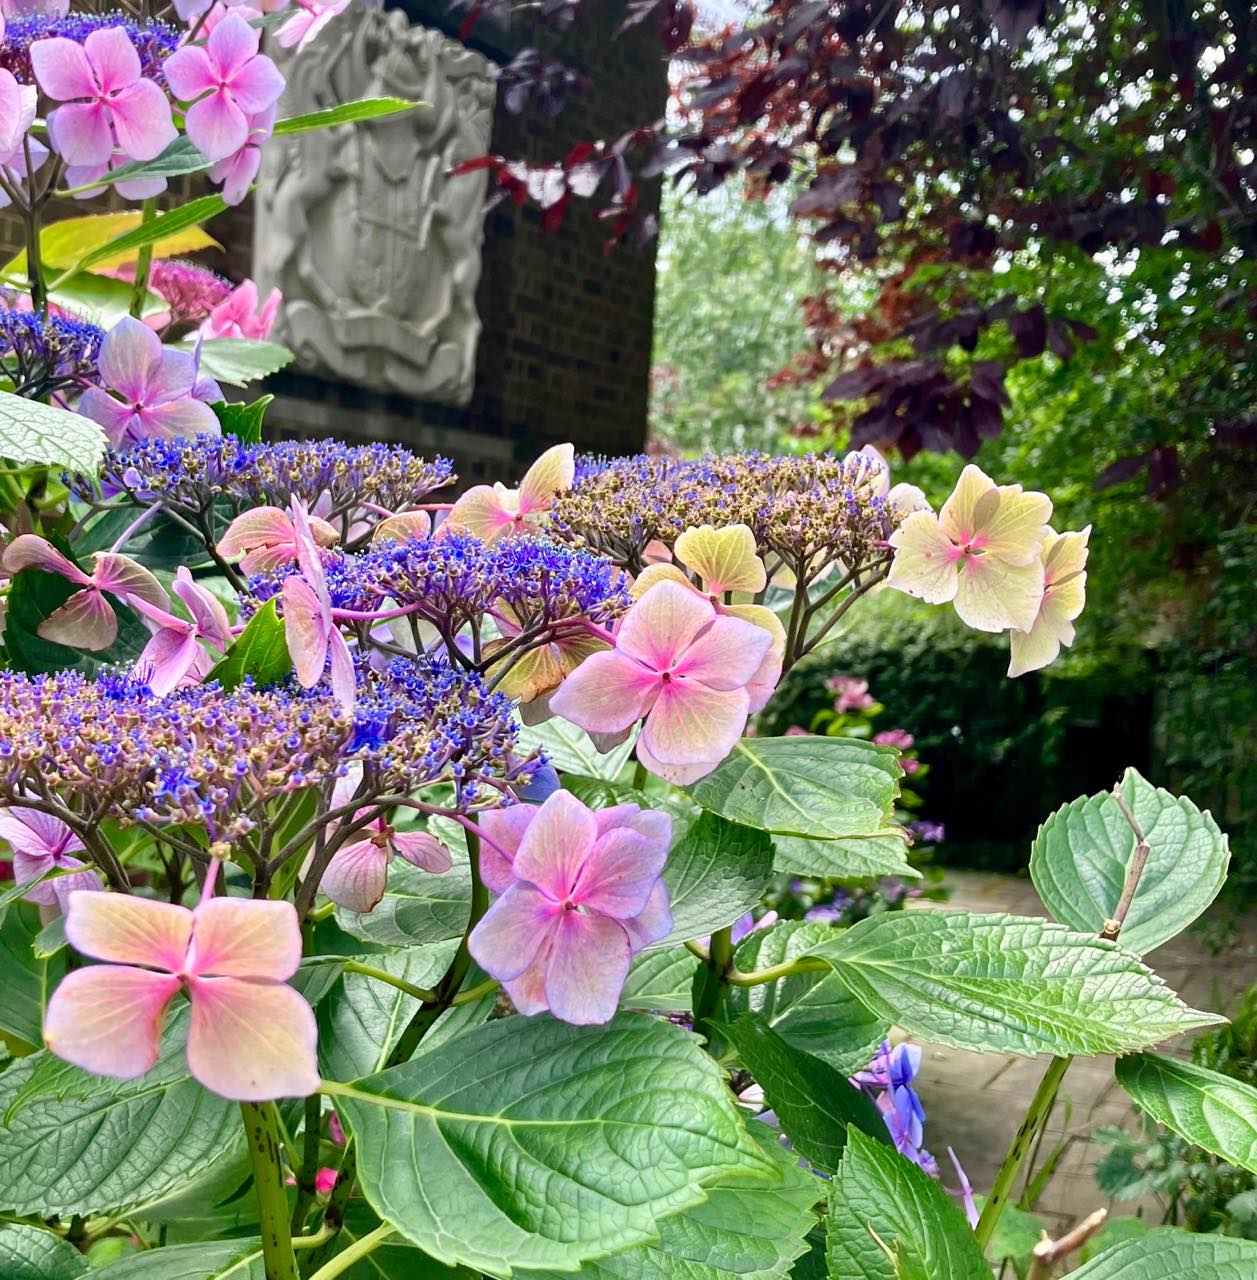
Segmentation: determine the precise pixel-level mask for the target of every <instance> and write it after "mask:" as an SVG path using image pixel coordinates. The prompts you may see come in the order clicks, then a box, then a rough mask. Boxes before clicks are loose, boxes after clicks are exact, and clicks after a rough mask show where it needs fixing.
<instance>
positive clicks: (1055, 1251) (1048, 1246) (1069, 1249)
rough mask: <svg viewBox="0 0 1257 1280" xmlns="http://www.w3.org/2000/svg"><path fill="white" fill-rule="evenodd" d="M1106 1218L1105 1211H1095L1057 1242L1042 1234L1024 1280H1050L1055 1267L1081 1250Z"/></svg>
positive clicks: (1106, 1213) (1106, 1212)
mask: <svg viewBox="0 0 1257 1280" xmlns="http://www.w3.org/2000/svg"><path fill="white" fill-rule="evenodd" d="M1108 1216H1109V1211H1108V1210H1107V1209H1097V1210H1096V1211H1095V1213H1093V1214H1091V1215H1090V1216H1088V1217H1086V1218H1084V1219H1083V1220H1082V1221H1081V1222H1080V1223H1079V1224H1078V1225H1077V1226H1076V1227H1075V1228H1074V1229H1073V1230H1072V1231H1070V1232H1068V1233H1067V1234H1065V1235H1063V1236H1061V1238H1060V1239H1059V1240H1050V1239H1049V1238H1048V1236H1047V1233H1046V1232H1044V1234H1043V1239H1042V1240H1040V1241H1039V1243H1038V1244H1036V1245H1035V1246H1034V1254H1033V1261H1032V1262H1031V1263H1030V1271H1029V1274H1028V1275H1027V1277H1026V1280H1050V1277H1051V1276H1052V1274H1053V1272H1054V1271H1055V1270H1056V1268H1057V1266H1059V1265H1060V1263H1062V1262H1064V1261H1065V1259H1066V1258H1068V1257H1069V1255H1070V1254H1071V1253H1075V1252H1077V1251H1078V1250H1079V1249H1081V1248H1082V1246H1083V1245H1084V1244H1086V1243H1087V1241H1088V1240H1090V1239H1091V1237H1092V1236H1093V1235H1095V1233H1096V1232H1097V1231H1099V1230H1100V1228H1101V1227H1102V1226H1104V1223H1105V1221H1106V1220H1107V1218H1108Z"/></svg>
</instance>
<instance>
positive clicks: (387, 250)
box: [254, 9, 496, 404]
mask: <svg viewBox="0 0 1257 1280" xmlns="http://www.w3.org/2000/svg"><path fill="white" fill-rule="evenodd" d="M272 52H275V53H278V54H280V58H279V61H280V64H281V66H282V68H283V71H284V73H285V75H286V76H287V77H288V88H287V90H286V91H285V94H284V99H283V102H282V104H281V111H280V114H281V115H283V116H291V115H298V114H304V113H306V112H310V111H320V110H323V109H324V108H327V107H332V106H335V105H337V104H339V103H341V102H347V101H350V100H351V99H354V98H376V97H397V98H409V99H412V100H420V101H423V102H425V103H427V104H429V105H427V106H425V107H420V108H418V109H416V110H414V111H409V112H406V113H404V114H401V115H397V116H391V117H385V118H382V119H379V120H373V121H367V122H364V123H359V124H346V125H341V126H338V127H337V128H334V129H324V130H319V131H317V132H311V133H304V134H296V135H293V136H291V137H282V138H276V139H275V140H274V141H273V142H272V143H271V144H269V145H268V146H267V147H266V149H265V152H264V154H265V156H266V160H265V162H264V165H263V169H262V173H261V175H260V186H259V192H258V199H257V216H256V230H255V238H254V275H255V278H256V279H257V281H258V284H259V287H260V288H261V289H262V290H268V289H270V288H271V287H272V286H273V285H278V286H279V288H280V289H281V290H282V291H283V294H284V302H283V306H282V308H281V310H280V319H279V323H278V325H277V326H276V330H275V337H276V340H277V341H280V342H283V343H285V344H286V345H288V346H289V347H291V348H292V350H293V351H294V353H295V354H296V362H297V367H298V368H300V369H303V370H306V371H309V372H312V373H318V374H322V375H324V376H328V377H332V378H335V379H338V380H341V381H347V382H356V383H361V384H362V385H364V386H368V387H371V388H373V389H375V390H380V391H394V392H401V393H402V394H404V395H408V396H414V397H416V398H418V399H423V400H438V401H444V402H447V403H453V404H462V403H465V402H466V401H467V399H468V398H469V397H470V395H471V390H472V385H473V382H474V377H475V364H476V342H477V339H478V338H479V336H480V321H479V318H478V316H477V315H476V305H475V293H476V284H477V282H478V281H479V278H480V246H481V242H482V240H483V238H484V216H483V203H484V192H485V181H486V175H484V174H469V175H467V176H465V177H459V178H450V177H447V173H448V170H449V169H450V167H451V166H452V165H456V164H458V163H460V162H461V161H463V160H467V159H470V158H471V157H472V156H476V155H482V154H484V152H486V151H487V150H488V147H489V130H490V127H491V125H492V120H493V103H494V95H495V92H496V86H495V83H494V78H493V70H492V65H491V64H490V63H489V62H488V60H487V59H485V58H483V57H481V55H480V54H478V53H473V52H472V51H471V50H469V49H466V48H464V47H463V46H462V45H461V44H459V43H458V41H456V40H451V39H449V38H448V37H447V36H444V35H442V34H441V33H440V32H439V31H429V30H427V29H426V28H424V27H419V26H412V25H411V23H410V22H409V20H408V19H407V18H406V15H405V14H404V13H402V12H401V11H400V10H396V9H394V10H380V9H369V10H367V11H366V12H365V13H364V12H362V11H358V12H357V13H353V14H346V15H345V16H344V17H343V18H342V19H341V20H340V21H339V22H337V23H334V24H333V25H332V26H331V27H329V28H328V29H327V30H326V31H325V32H324V34H323V36H322V38H321V39H320V40H319V41H317V42H316V43H314V44H312V45H310V46H309V48H307V49H306V50H305V51H303V52H302V53H301V54H299V55H297V56H292V55H288V56H283V51H282V50H273V51H272Z"/></svg>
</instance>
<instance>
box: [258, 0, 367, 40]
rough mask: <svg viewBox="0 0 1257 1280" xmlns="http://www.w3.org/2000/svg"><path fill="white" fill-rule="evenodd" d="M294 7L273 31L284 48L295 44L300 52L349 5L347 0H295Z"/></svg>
mask: <svg viewBox="0 0 1257 1280" xmlns="http://www.w3.org/2000/svg"><path fill="white" fill-rule="evenodd" d="M294 7H295V10H296V11H295V12H294V13H293V16H292V17H291V18H289V19H288V21H287V22H285V23H284V25H283V26H282V27H280V29H279V30H278V31H277V32H276V33H275V40H276V42H277V43H278V44H281V45H283V47H284V48H285V49H291V48H292V47H293V45H296V46H297V52H298V53H300V52H301V50H302V49H304V48H305V47H306V45H308V44H309V43H310V41H311V40H313V39H314V38H315V36H317V35H318V34H319V32H320V31H322V30H323V28H324V27H325V26H327V24H328V23H329V22H331V20H332V19H333V18H334V17H335V16H336V15H337V14H338V13H343V12H344V11H345V9H347V8H348V7H349V0H331V3H330V4H323V3H322V2H321V0H295V5H294Z"/></svg>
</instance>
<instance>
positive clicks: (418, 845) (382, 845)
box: [319, 775, 454, 914]
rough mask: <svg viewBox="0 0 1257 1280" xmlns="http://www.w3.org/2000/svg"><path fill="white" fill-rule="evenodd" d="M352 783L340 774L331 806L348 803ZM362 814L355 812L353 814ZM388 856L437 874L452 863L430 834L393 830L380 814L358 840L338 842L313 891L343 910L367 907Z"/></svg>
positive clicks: (383, 877)
mask: <svg viewBox="0 0 1257 1280" xmlns="http://www.w3.org/2000/svg"><path fill="white" fill-rule="evenodd" d="M357 784H358V779H357V778H356V777H354V776H353V775H350V776H348V777H345V778H342V779H341V780H340V781H339V782H338V783H337V784H336V789H335V791H334V792H333V793H332V807H333V808H338V807H339V806H341V805H344V804H348V803H349V802H350V801H351V800H352V799H353V793H354V789H355V788H356V786H357ZM363 812H364V810H359V811H358V816H361V814H362V813H363ZM329 834H330V832H329ZM394 854H397V855H398V856H400V857H402V858H405V859H406V861H407V862H409V863H410V865H411V866H413V867H418V868H419V869H420V870H421V871H431V872H433V873H434V874H437V875H439V874H441V873H442V872H444V871H448V870H449V869H450V868H451V867H452V866H453V865H454V863H453V861H452V860H451V858H450V851H449V850H448V849H447V848H446V847H445V846H444V845H443V844H442V843H441V842H440V841H439V840H438V839H437V838H436V836H432V835H429V834H428V833H427V832H426V831H397V830H395V829H394V828H393V827H392V825H391V824H390V823H389V821H388V819H387V818H384V817H382V816H381V817H379V818H376V819H375V820H374V821H372V822H371V823H370V824H369V825H368V826H367V827H365V828H364V829H363V831H362V834H361V837H360V838H359V839H357V840H354V841H353V842H351V843H350V844H346V845H342V846H341V848H339V849H338V850H337V851H336V852H335V853H334V854H333V855H332V860H331V862H329V863H328V866H327V870H326V871H324V873H323V879H322V880H321V881H320V883H319V889H320V890H321V891H322V892H323V893H325V894H326V895H327V896H328V897H329V898H331V900H332V901H333V902H334V903H336V905H337V906H338V907H344V908H345V909H346V910H347V911H357V912H358V913H359V914H364V913H366V912H368V911H371V910H372V909H373V908H374V907H375V905H376V903H377V902H379V900H380V899H381V898H382V897H383V896H384V886H385V884H386V883H387V881H388V864H389V863H390V862H391V861H392V860H393V855H394Z"/></svg>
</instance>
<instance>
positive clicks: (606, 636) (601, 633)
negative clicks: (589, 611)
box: [579, 618, 615, 649]
mask: <svg viewBox="0 0 1257 1280" xmlns="http://www.w3.org/2000/svg"><path fill="white" fill-rule="evenodd" d="M579 621H580V627H581V630H582V631H588V632H589V634H590V635H591V636H596V637H597V638H598V639H599V640H601V641H602V642H603V644H608V645H610V646H611V648H613V649H614V648H615V636H614V635H612V633H611V632H610V631H608V630H607V629H606V627H600V626H599V625H598V624H597V623H596V622H590V621H589V619H588V618H581V619H580V620H579Z"/></svg>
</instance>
